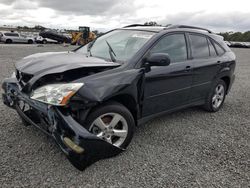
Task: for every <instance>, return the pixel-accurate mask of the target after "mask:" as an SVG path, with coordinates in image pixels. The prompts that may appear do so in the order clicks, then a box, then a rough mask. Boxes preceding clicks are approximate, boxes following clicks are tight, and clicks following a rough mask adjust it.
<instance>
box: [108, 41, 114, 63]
mask: <svg viewBox="0 0 250 188" xmlns="http://www.w3.org/2000/svg"><path fill="white" fill-rule="evenodd" d="M106 43H107V45H108V47H109V55H110V58H111V60H112V61H113V62H116V59H115V57H116V54H115V52H114V50H113V49H112V47H111V46H110V44H109V43H108V41H106Z"/></svg>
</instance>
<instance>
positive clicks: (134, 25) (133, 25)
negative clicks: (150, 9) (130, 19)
mask: <svg viewBox="0 0 250 188" xmlns="http://www.w3.org/2000/svg"><path fill="white" fill-rule="evenodd" d="M138 26H148V25H144V24H131V25H127V26H124V27H123V28H127V27H138Z"/></svg>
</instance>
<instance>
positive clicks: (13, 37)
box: [0, 32, 34, 44]
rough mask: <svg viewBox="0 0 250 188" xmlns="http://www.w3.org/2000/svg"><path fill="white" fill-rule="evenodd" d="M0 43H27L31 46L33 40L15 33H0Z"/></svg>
mask: <svg viewBox="0 0 250 188" xmlns="http://www.w3.org/2000/svg"><path fill="white" fill-rule="evenodd" d="M0 41H1V42H5V43H8V44H10V43H28V44H33V43H34V38H32V37H27V36H25V35H22V34H19V33H16V32H1V34H0Z"/></svg>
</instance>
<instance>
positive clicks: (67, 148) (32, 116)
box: [2, 78, 123, 170]
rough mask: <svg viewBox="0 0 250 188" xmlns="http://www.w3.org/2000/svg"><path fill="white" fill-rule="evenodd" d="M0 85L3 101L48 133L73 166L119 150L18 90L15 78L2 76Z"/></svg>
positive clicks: (82, 165) (90, 161)
mask: <svg viewBox="0 0 250 188" xmlns="http://www.w3.org/2000/svg"><path fill="white" fill-rule="evenodd" d="M2 88H3V90H4V93H3V94H2V98H3V102H4V104H5V105H7V106H8V107H11V108H14V109H15V110H16V111H17V113H18V114H19V115H20V116H21V117H22V119H24V121H25V122H27V123H28V124H31V125H34V126H35V127H37V128H39V129H40V130H41V131H43V132H44V133H46V134H47V135H50V136H51V137H52V138H53V139H54V140H55V141H56V143H57V144H58V145H59V147H60V148H61V150H62V151H63V152H64V153H65V154H66V156H67V158H68V159H69V161H70V162H71V163H72V164H73V165H74V166H75V167H76V168H77V169H79V170H84V169H85V168H86V167H87V166H89V165H91V164H92V163H94V162H96V161H98V160H100V159H104V158H108V157H112V156H115V155H117V154H119V153H120V152H122V151H123V149H121V148H118V147H116V146H113V145H112V144H110V143H108V142H106V141H104V140H102V139H100V138H98V137H97V136H95V135H94V134H91V133H90V132H89V131H88V130H86V129H85V128H84V127H83V126H82V125H80V124H79V123H78V122H77V121H75V120H74V119H73V118H72V117H71V115H70V114H69V113H67V112H66V111H64V110H63V109H60V108H59V107H56V106H51V105H47V104H44V103H41V102H38V101H34V100H32V99H30V98H29V96H27V95H26V94H25V93H23V92H21V90H20V86H19V84H18V81H17V80H16V78H8V79H5V80H4V82H3V85H2Z"/></svg>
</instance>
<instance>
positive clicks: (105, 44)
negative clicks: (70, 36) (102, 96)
mask: <svg viewBox="0 0 250 188" xmlns="http://www.w3.org/2000/svg"><path fill="white" fill-rule="evenodd" d="M153 35H154V33H153V32H147V31H134V30H114V31H111V32H110V33H107V34H106V35H103V36H101V37H99V38H97V39H96V41H95V42H94V43H93V45H92V46H91V47H90V53H89V54H90V55H91V56H94V57H99V58H103V59H110V60H111V61H114V60H118V61H126V60H129V59H130V58H131V57H132V56H133V55H134V54H135V53H136V52H137V51H138V50H139V49H140V48H141V47H142V46H143V45H144V44H145V43H146V42H147V41H148V40H149V39H150V38H151V37H152V36H153ZM76 52H77V53H84V54H86V55H87V54H88V45H85V46H83V47H82V48H79V49H78V50H77V51H76ZM114 58H115V59H114Z"/></svg>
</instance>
